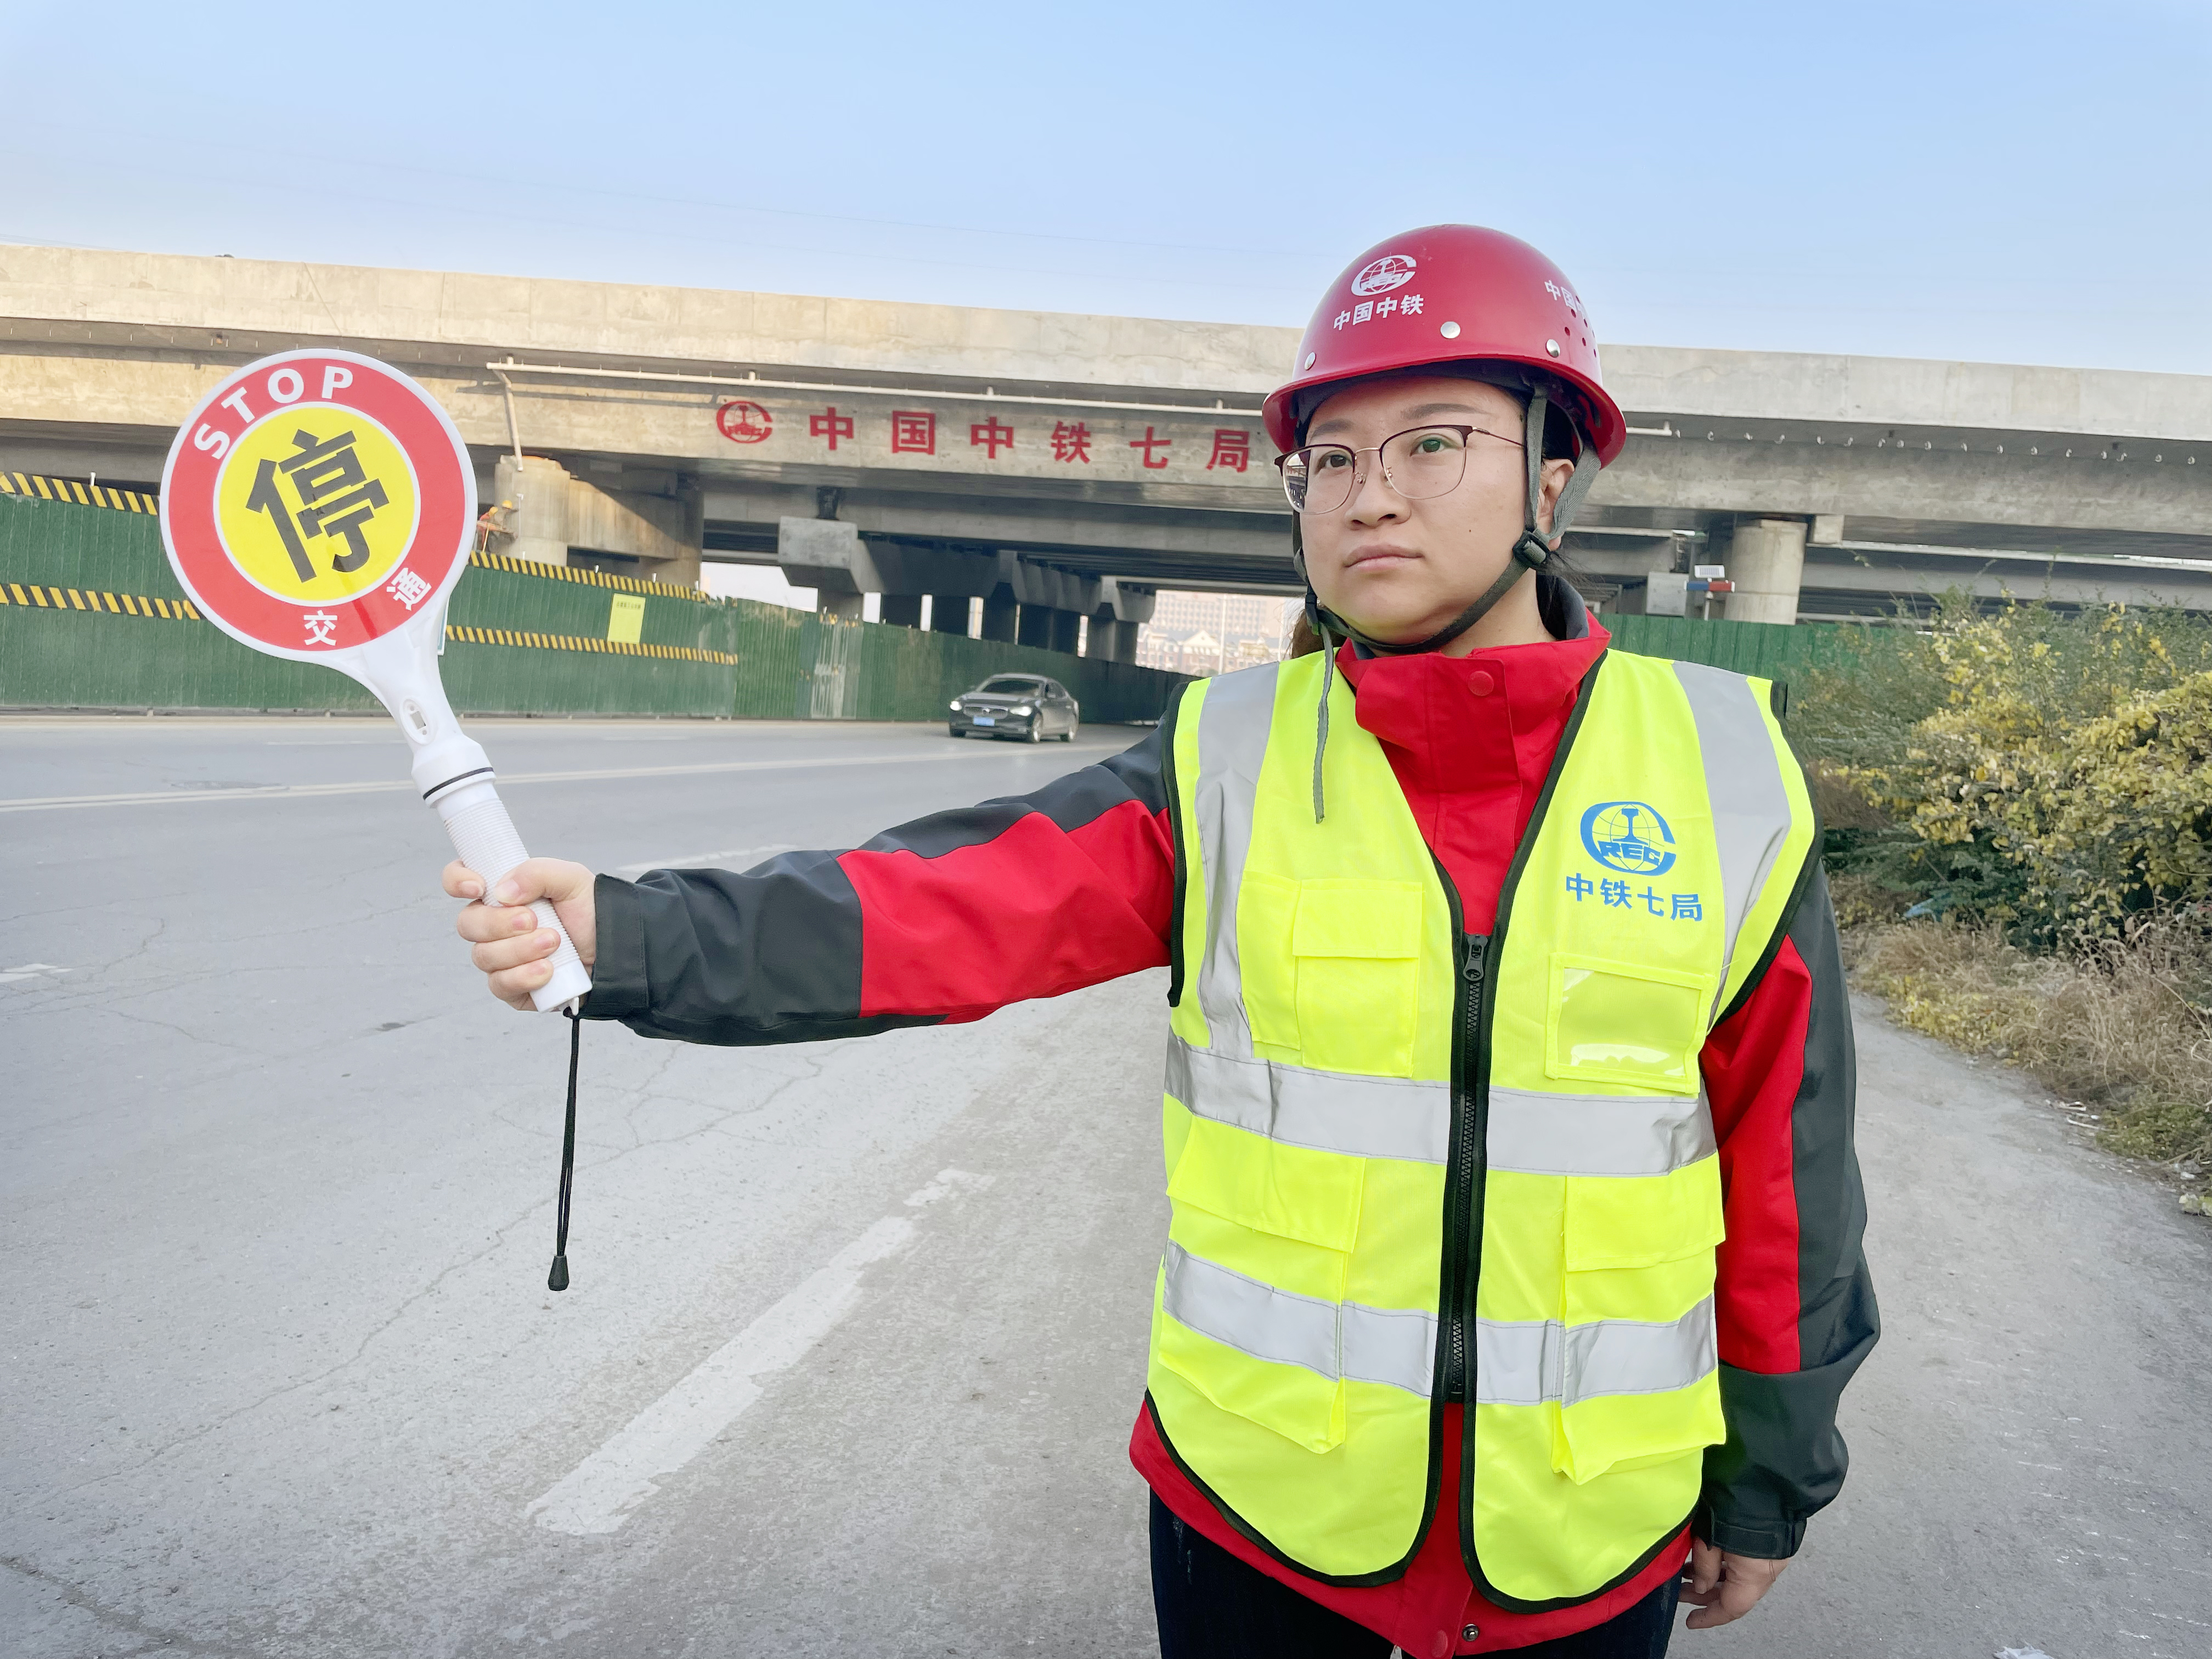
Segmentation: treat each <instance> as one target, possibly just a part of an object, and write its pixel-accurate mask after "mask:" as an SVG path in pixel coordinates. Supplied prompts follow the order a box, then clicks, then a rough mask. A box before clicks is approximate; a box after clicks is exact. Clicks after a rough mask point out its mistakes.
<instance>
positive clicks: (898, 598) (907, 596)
mask: <svg viewBox="0 0 2212 1659" xmlns="http://www.w3.org/2000/svg"><path fill="white" fill-rule="evenodd" d="M878 614H879V615H880V616H881V617H882V619H883V620H884V621H885V622H887V623H896V624H897V625H898V626H899V627H901V628H919V627H921V594H919V593H886V594H884V596H883V609H882V611H880V612H879V613H878Z"/></svg>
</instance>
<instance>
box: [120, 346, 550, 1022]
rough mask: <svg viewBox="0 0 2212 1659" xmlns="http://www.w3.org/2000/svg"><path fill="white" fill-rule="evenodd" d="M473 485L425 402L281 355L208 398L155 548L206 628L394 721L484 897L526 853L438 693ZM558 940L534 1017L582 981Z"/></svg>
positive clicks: (435, 409)
mask: <svg viewBox="0 0 2212 1659" xmlns="http://www.w3.org/2000/svg"><path fill="white" fill-rule="evenodd" d="M476 516H477V486H476V470H475V468H474V466H473V465H471V463H470V460H469V453H468V450H467V448H466V447H465V446H464V445H463V444H462V442H461V435H460V434H459V432H457V431H456V430H454V428H453V422H452V421H451V420H450V419H448V418H447V414H446V411H445V410H443V409H441V408H440V407H439V406H438V404H437V401H436V399H435V398H432V397H431V396H430V394H429V393H428V392H425V391H424V390H423V389H422V387H421V386H417V385H416V383H415V382H414V381H413V380H410V379H409V378H408V377H407V376H406V375H404V374H401V373H400V372H399V371H398V369H396V368H391V367H389V366H388V365H386V364H384V363H380V362H376V361H375V359H374V358H371V357H363V356H358V355H356V353H353V352H350V351H313V350H310V351H286V352H281V353H279V354H278V355H277V356H273V357H264V358H263V359H261V361H260V362H256V363H249V364H247V365H246V367H245V368H241V369H239V370H237V371H236V372H235V373H234V374H231V375H229V376H228V378H227V379H225V380H223V381H222V384H221V385H219V386H216V388H215V390H214V391H212V392H209V393H208V395H207V396H206V397H205V398H203V399H201V401H200V404H199V406H198V407H197V408H196V409H195V410H192V412H191V416H189V417H188V418H187V419H186V420H185V423H184V425H183V426H182V427H181V428H179V429H178V432H177V436H176V441H174V442H173V443H172V444H171V445H170V446H169V459H168V462H167V465H165V466H164V467H163V468H162V470H161V540H162V544H163V545H165V546H166V547H167V549H168V553H169V563H170V565H171V567H172V568H174V570H175V571H176V573H177V580H179V581H180V582H182V583H183V584H184V586H185V592H187V593H189V594H191V598H192V602H193V603H194V604H195V605H197V606H198V607H199V609H200V611H202V613H203V614H204V615H205V616H206V617H208V618H209V619H210V621H212V622H213V623H215V624H216V627H218V628H220V629H222V630H223V632H225V633H226V634H228V635H230V636H231V637H232V638H234V639H235V640H238V641H241V642H242V643H244V644H246V645H249V646H251V647H253V649H255V650H256V651H260V652H265V653H267V654H269V655H270V656H272V657H289V658H291V659H294V660H295V661H314V662H325V663H327V664H329V665H331V667H332V668H335V669H337V670H338V671H340V672H342V673H345V674H349V675H351V676H352V677H353V678H355V679H357V680H359V681H360V682H361V683H362V684H363V685H365V686H367V687H368V689H369V690H371V691H373V692H374V693H375V694H376V696H377V697H378V698H379V699H380V701H381V702H383V704H384V706H385V707H386V708H387V709H389V710H391V712H392V718H393V719H394V720H398V723H399V729H400V731H401V732H404V734H405V736H406V738H407V742H408V744H409V747H410V749H411V750H413V753H414V763H413V766H412V768H411V771H412V774H413V776H414V780H415V784H416V787H417V788H418V789H420V790H421V791H422V799H424V800H426V801H428V802H429V803H430V804H431V805H434V806H435V807H436V808H437V809H438V815H439V816H440V817H441V818H443V819H444V820H445V823H446V828H447V830H448V831H449V832H450V833H451V834H452V836H453V846H454V848H455V850H456V851H457V852H459V854H460V857H461V861H462V862H463V863H465V864H466V865H467V866H469V867H470V868H471V869H472V870H474V871H475V872H477V874H478V875H480V876H482V877H483V878H484V883H485V890H486V891H487V892H489V890H490V887H491V885H492V884H495V883H496V882H497V881H498V880H499V879H500V878H501V877H502V876H504V875H506V874H507V872H508V871H510V870H512V869H513V868H514V866H516V865H518V864H520V863H521V862H522V861H523V860H524V859H525V858H526V857H528V856H529V855H528V854H526V852H525V851H524V850H523V846H522V841H521V838H520V836H517V835H516V834H515V830H514V825H513V822H512V821H511V820H510V819H509V818H508V817H507V807H506V805H505V803H504V802H502V801H501V799H500V798H499V793H498V791H497V790H496V789H495V787H493V778H494V773H493V770H492V766H491V761H490V759H489V757H487V756H486V755H485V753H484V751H483V748H482V747H481V746H480V745H479V744H477V743H476V741H475V740H474V739H472V738H469V737H468V736H466V735H465V734H464V733H463V732H462V731H461V728H460V723H459V721H458V720H455V719H454V718H453V708H452V706H451V705H450V704H449V703H448V702H447V701H446V692H445V688H444V686H443V685H442V684H440V681H439V678H438V647H439V646H440V645H441V643H442V641H443V640H444V637H445V628H446V600H447V596H448V595H449V594H450V593H451V592H453V584H454V583H455V582H457V581H459V580H460V577H461V572H462V570H463V569H465V568H466V566H467V564H468V551H469V538H470V535H471V532H472V531H473V530H474V527H475V525H476ZM537 911H538V921H539V923H540V925H541V926H544V927H550V928H553V929H554V930H555V931H556V932H559V933H561V948H560V951H559V952H558V953H557V954H556V956H555V957H554V958H553V977H552V978H551V980H550V981H548V982H547V983H546V985H545V986H544V988H542V989H540V990H538V991H537V992H535V993H533V994H532V999H531V1000H532V1002H534V1003H535V1004H536V1005H537V1006H538V1008H539V1009H540V1010H544V1009H547V1008H553V1007H558V1006H562V1005H564V1004H567V1003H569V1002H572V1001H574V1000H575V999H576V998H578V997H580V996H581V995H583V994H584V993H585V992H586V991H588V990H589V989H591V983H592V982H591V977H590V975H587V974H586V972H585V970H584V965H583V963H582V962H580V960H579V959H578V958H577V956H576V951H575V948H574V946H573V945H570V944H569V942H568V934H567V933H565V932H563V931H562V929H561V924H560V921H559V920H558V919H557V918H556V916H555V915H554V914H553V908H552V907H551V906H550V905H548V904H542V903H541V904H539V905H538V907H537Z"/></svg>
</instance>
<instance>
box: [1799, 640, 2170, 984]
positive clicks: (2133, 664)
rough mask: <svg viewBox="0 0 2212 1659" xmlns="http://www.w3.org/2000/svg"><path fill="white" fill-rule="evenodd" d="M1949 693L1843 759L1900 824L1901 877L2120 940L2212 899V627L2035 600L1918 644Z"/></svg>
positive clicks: (1937, 900)
mask: <svg viewBox="0 0 2212 1659" xmlns="http://www.w3.org/2000/svg"><path fill="white" fill-rule="evenodd" d="M1918 650H1919V652H1920V653H1921V654H1922V655H1923V659H1924V661H1925V663H1926V665H1928V667H1929V669H1930V670H1932V671H1933V673H1934V674H1935V676H1936V679H1937V681H1938V682H1939V683H1940V684H1941V685H1942V705H1941V706H1940V707H1938V708H1935V709H1934V710H1933V711H1932V712H1929V713H1927V714H1925V715H1924V716H1923V718H1921V719H1919V720H1917V723H1915V724H1913V725H1912V726H1911V728H1910V730H1909V733H1908V734H1907V735H1906V736H1905V739H1904V741H1903V742H1902V744H1900V745H1897V746H1895V747H1893V749H1892V752H1891V753H1890V754H1889V755H1887V757H1881V756H1857V757H1850V760H1851V763H1846V764H1844V765H1843V766H1841V767H1840V768H1836V769H1835V770H1836V772H1837V773H1838V777H1839V779H1840V781H1843V782H1844V783H1847V784H1848V785H1850V786H1852V787H1856V788H1857V790H1858V791H1859V792H1860V794H1861V796H1862V798H1863V799H1864V800H1865V801H1866V802H1867V803H1868V804H1869V806H1870V807H1871V808H1873V809H1874V810H1875V812H1876V813H1878V814H1887V816H1888V817H1889V818H1890V820H1891V821H1892V823H1894V824H1895V825H1896V826H1898V829H1899V831H1901V834H1897V835H1893V836H1890V837H1889V838H1888V841H1887V852H1888V854H1890V857H1889V867H1888V874H1889V875H1890V876H1891V878H1892V884H1893V885H1898V884H1900V881H1899V878H1902V880H1901V884H1903V885H1906V886H1912V887H1918V888H1919V889H1920V890H1922V895H1923V897H1924V898H1925V899H1926V901H1927V902H1928V904H1929V908H1931V909H1933V910H1935V911H1936V912H1938V913H1942V912H1948V911H1955V912H1957V913H1959V914H1960V915H1966V916H1973V917H1980V918H1984V919H1986V920H1989V921H1994V922H1997V923H2000V924H2002V926H2003V927H2005V928H2006V930H2007V931H2008V933H2010V934H2011V935H2012V936H2013V937H2014V938H2015V939H2018V940H2020V941H2021V942H2022V943H2026V944H2032V945H2049V944H2051V943H2053V942H2055V941H2057V940H2058V939H2066V938H2112V937H2116V936H2117V935H2118V933H2120V932H2121V931H2122V929H2123V928H2124V925H2125V924H2126V922H2127V921H2128V920H2129V919H2130V917H2135V916H2139V915H2142V914H2143V913H2145V912H2148V911H2150V910H2152V909H2154V908H2160V907H2170V906H2172V905H2177V904H2187V903H2193V902H2197V901H2201V900H2203V899H2206V898H2212V846H2208V842H2212V767H2208V763H2212V633H2208V631H2207V629H2205V628H2204V626H2203V623H2201V622H2199V621H2197V619H2195V618H2186V617H2172V616H2170V615H2166V614H2163V613H2157V612H2148V613H2146V612H2139V611H2122V610H2119V609H2117V608H2115V609H2113V610H2111V611H2100V612H2095V613H2092V614H2090V615H2087V616H2084V617H2058V616H2057V615H2055V614H2053V613H2051V612H2050V611H2045V610H2043V609H2040V608H2039V607H2031V606H2021V607H2015V608H2014V609H2011V610H2008V611H2003V612H2001V613H1999V614H1997V615H1995V616H1990V617H1972V618H1965V619H1954V620H1952V621H1949V622H1947V623H1944V624H1942V625H1941V626H1939V627H1937V628H1936V629H1935V630H1934V631H1933V632H1931V633H1930V634H1929V635H1926V636H1924V639H1923V641H1922V642H1921V644H1920V645H1919V647H1918Z"/></svg>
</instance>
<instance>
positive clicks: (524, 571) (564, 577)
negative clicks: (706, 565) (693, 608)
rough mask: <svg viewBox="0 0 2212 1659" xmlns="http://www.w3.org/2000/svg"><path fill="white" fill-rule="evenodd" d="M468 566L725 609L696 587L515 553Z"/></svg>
mask: <svg viewBox="0 0 2212 1659" xmlns="http://www.w3.org/2000/svg"><path fill="white" fill-rule="evenodd" d="M469 562H470V563H471V564H472V565H476V566H477V567H478V568H482V569H485V570H504V571H506V572H507V573H508V574H510V575H515V576H543V577H544V578H545V579H546V580H548V581H556V582H580V583H582V584H583V585H584V586H587V587H608V588H612V589H614V590H615V591H616V592H620V593H650V594H652V595H653V597H654V598H655V599H682V600H684V602H685V603H687V604H690V605H726V604H728V603H729V601H728V600H726V599H716V598H714V596H713V595H712V594H710V593H702V592H699V591H698V590H697V589H696V588H693V587H671V586H668V585H667V584H666V583H665V582H641V581H640V580H638V579H637V578H636V577H635V576H617V575H613V574H610V573H608V572H607V571H605V570H586V569H585V568H583V567H582V566H581V565H570V564H547V563H545V562H543V561H542V560H538V559H518V558H516V557H515V556H513V554H512V553H471V554H470V555H469Z"/></svg>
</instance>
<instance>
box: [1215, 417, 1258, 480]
mask: <svg viewBox="0 0 2212 1659" xmlns="http://www.w3.org/2000/svg"><path fill="white" fill-rule="evenodd" d="M1251 464H1252V435H1251V434H1250V433H1249V432H1243V431H1239V430H1237V429H1236V428H1230V427H1216V428H1214V431H1213V453H1212V455H1211V456H1209V457H1207V459H1206V471H1208V472H1211V471H1213V469H1214V468H1215V467H1217V466H1225V467H1229V468H1231V469H1233V470H1234V471H1238V472H1242V471H1244V469H1245V468H1246V467H1248V466H1249V465H1251Z"/></svg>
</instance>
